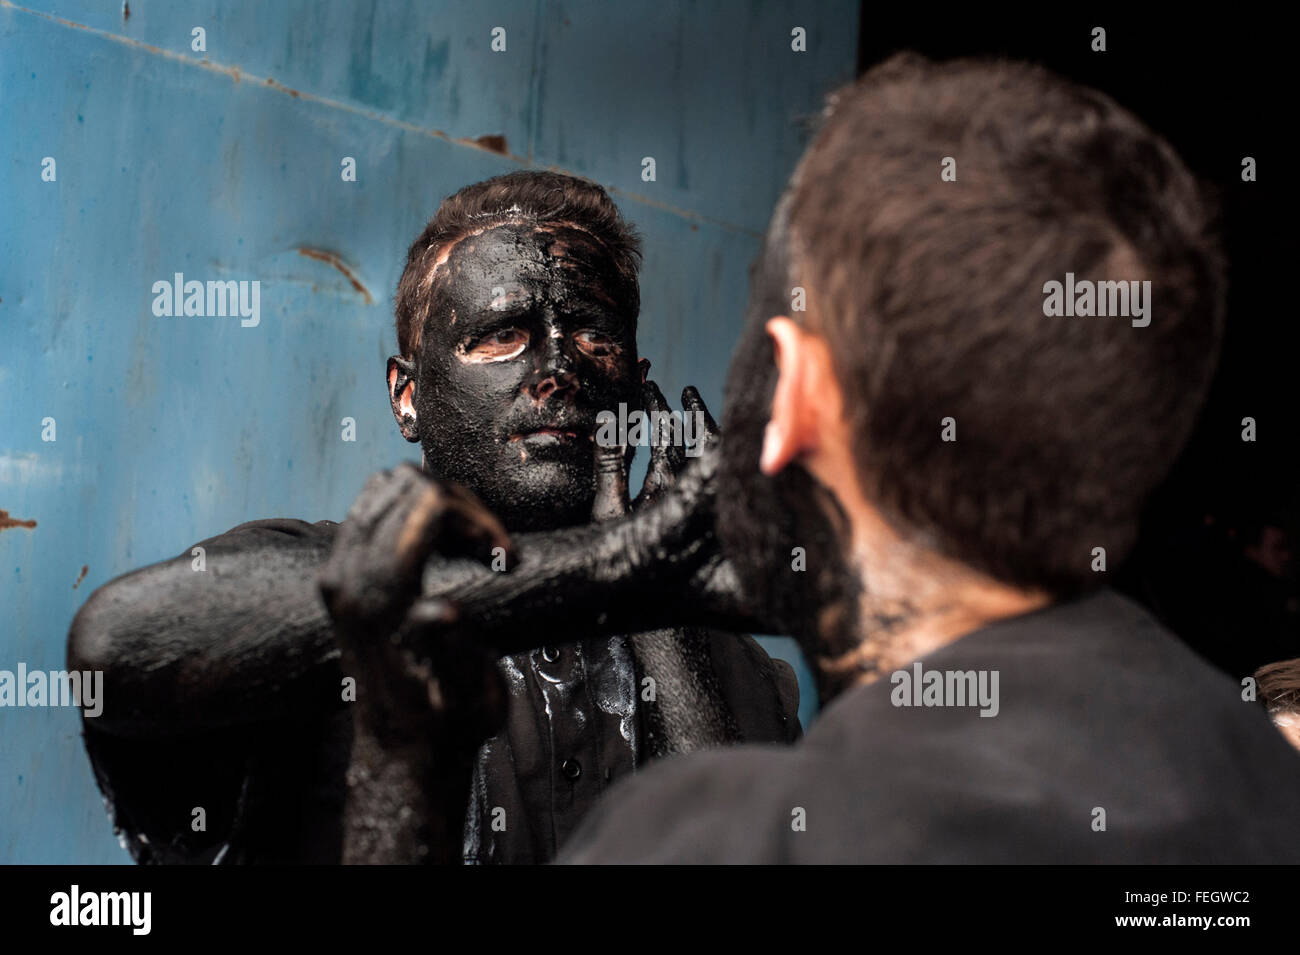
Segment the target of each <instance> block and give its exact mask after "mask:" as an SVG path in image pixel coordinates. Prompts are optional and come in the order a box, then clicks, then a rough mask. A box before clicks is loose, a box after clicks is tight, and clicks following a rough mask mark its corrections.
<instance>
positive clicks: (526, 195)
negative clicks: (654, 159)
mask: <svg viewBox="0 0 1300 955" xmlns="http://www.w3.org/2000/svg"><path fill="white" fill-rule="evenodd" d="M517 221H528V222H536V223H538V224H542V223H570V224H572V225H575V226H577V227H579V228H580V229H582V230H584V231H586V232H588V233H590V234H591V235H592V236H593V237H594V238H595V239H597V240H598V241H599V242H601V243H602V244H603V245H604V246H605V247H606V248H607V249H609V252H610V255H611V256H612V257H613V259H614V264H615V268H616V272H617V275H618V277H619V284H620V287H619V288H617V289H611V290H610V293H611V294H612V295H613V296H614V298H615V299H616V300H617V301H619V302H622V303H625V304H626V307H627V309H628V315H629V318H630V319H631V321H632V322H633V327H634V328H635V322H636V317H637V314H638V312H639V311H640V308H641V298H640V291H639V289H638V286H637V270H638V269H639V268H640V264H641V240H640V238H639V237H638V235H637V233H636V230H635V229H634V228H633V227H632V226H631V225H630V224H629V223H627V222H625V221H624V219H623V217H622V215H621V214H620V213H619V211H618V206H616V205H614V202H613V200H612V199H610V198H609V194H608V193H606V192H605V190H604V189H603V188H601V187H600V186H599V185H597V184H596V183H594V182H590V181H588V180H586V179H579V178H578V177H577V176H566V175H563V174H562V173H555V172H528V171H525V172H512V173H507V174H506V175H504V176H496V177H494V178H492V179H486V180H484V181H483V182H476V183H474V184H473V185H470V186H466V187H465V188H464V189H461V190H460V191H459V192H457V193H456V194H455V195H452V196H448V197H447V198H446V199H444V200H443V201H442V204H441V205H440V206H438V211H437V213H435V214H434V217H433V218H432V219H430V220H429V224H428V225H427V226H425V228H424V231H423V232H421V233H420V237H419V238H418V239H416V240H415V242H413V243H412V244H411V249H410V251H409V252H408V253H407V256H406V268H405V269H404V270H403V272H402V278H401V280H400V281H399V282H398V283H397V298H396V303H395V311H396V315H397V323H396V324H397V345H398V348H399V349H400V350H401V353H402V355H403V356H405V357H407V358H410V357H412V356H414V354H415V352H416V350H418V349H419V347H420V334H421V331H422V329H423V325H424V320H425V318H426V317H427V316H428V313H429V306H430V301H429V297H430V288H429V284H428V282H427V281H425V280H426V279H427V277H428V275H429V273H430V270H431V269H432V268H433V264H434V262H435V261H436V260H437V257H438V254H439V252H440V250H442V249H443V248H445V247H446V246H447V245H448V244H449V243H454V242H456V241H458V240H459V239H462V238H464V237H465V236H466V235H468V234H470V233H471V232H477V231H481V230H483V229H484V228H492V227H493V226H496V225H505V224H507V223H510V222H517Z"/></svg>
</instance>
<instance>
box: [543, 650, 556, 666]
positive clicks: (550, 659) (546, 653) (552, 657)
mask: <svg viewBox="0 0 1300 955" xmlns="http://www.w3.org/2000/svg"><path fill="white" fill-rule="evenodd" d="M542 659H543V660H545V661H546V662H547V663H554V662H555V661H556V660H558V659H560V648H559V647H542Z"/></svg>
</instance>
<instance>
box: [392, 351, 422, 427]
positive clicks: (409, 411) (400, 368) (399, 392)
mask: <svg viewBox="0 0 1300 955" xmlns="http://www.w3.org/2000/svg"><path fill="white" fill-rule="evenodd" d="M388 401H389V403H390V404H392V406H393V417H394V418H396V419H397V426H398V427H399V428H401V429H402V437H403V438H405V439H406V440H407V441H419V440H420V429H419V427H417V425H416V421H415V362H413V361H410V360H409V359H406V358H403V357H401V356H400V355H394V356H392V357H391V358H389V359H388Z"/></svg>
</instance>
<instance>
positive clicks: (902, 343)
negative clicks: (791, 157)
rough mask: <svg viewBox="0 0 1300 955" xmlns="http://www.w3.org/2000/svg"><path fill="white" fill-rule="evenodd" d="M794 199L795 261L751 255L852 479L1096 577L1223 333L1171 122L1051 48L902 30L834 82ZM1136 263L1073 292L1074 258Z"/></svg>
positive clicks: (1086, 263) (1039, 573)
mask: <svg viewBox="0 0 1300 955" xmlns="http://www.w3.org/2000/svg"><path fill="white" fill-rule="evenodd" d="M787 212H788V219H787V220H786V222H787V224H786V225H785V227H784V235H783V236H778V237H777V241H779V242H783V243H784V245H785V249H784V250H783V251H784V253H785V255H784V258H785V259H786V260H787V261H788V268H789V273H790V274H789V275H788V277H784V278H785V281H784V282H782V281H781V279H782V278H783V277H779V276H776V277H774V276H772V275H768V276H766V277H765V278H766V281H767V282H768V283H769V284H772V283H774V282H775V283H777V284H780V285H782V286H783V287H784V289H785V293H784V294H785V295H786V299H787V302H788V301H789V291H788V290H789V289H792V288H794V287H796V286H798V287H802V288H804V289H805V290H806V295H807V313H806V315H801V314H800V313H795V317H796V319H800V318H802V319H803V321H804V324H805V325H806V326H807V327H809V328H811V329H812V330H814V331H816V332H818V333H819V334H821V335H822V336H823V337H824V338H826V339H827V341H828V342H829V343H830V345H831V349H832V352H833V355H834V365H835V373H836V377H837V378H838V380H839V383H840V385H841V387H842V389H843V392H844V398H845V407H846V417H847V421H848V425H849V429H850V434H851V436H852V440H853V448H854V458H855V464H856V469H857V472H858V477H859V480H860V482H861V485H862V489H863V492H864V494H865V495H866V496H867V498H868V499H870V500H871V501H872V503H873V504H874V505H875V506H877V507H878V508H879V509H880V511H881V513H882V514H883V515H884V516H885V517H886V518H887V519H888V520H889V521H890V523H891V524H893V525H895V526H896V528H897V529H898V530H899V532H900V533H903V534H905V535H908V536H910V537H912V538H914V539H915V540H917V541H919V542H921V543H923V544H924V545H926V546H927V547H930V548H932V549H934V550H936V551H938V552H940V553H942V554H944V555H946V556H948V557H951V558H954V559H956V560H957V561H959V562H961V563H963V564H965V565H967V566H969V567H971V568H973V569H975V570H977V571H980V572H982V573H984V574H988V575H990V576H992V577H993V578H995V579H997V580H1000V581H1003V582H1005V583H1009V584H1012V585H1016V586H1021V587H1026V588H1043V589H1045V590H1047V591H1049V592H1051V593H1054V594H1057V595H1062V594H1066V593H1070V592H1075V591H1079V590H1082V589H1085V588H1087V587H1088V586H1090V585H1092V584H1093V583H1094V582H1096V581H1098V580H1099V579H1102V578H1101V575H1098V574H1095V573H1094V572H1093V569H1092V562H1093V549H1094V548H1096V547H1104V548H1105V549H1106V553H1107V557H1108V559H1109V560H1110V561H1111V562H1112V563H1113V562H1115V561H1118V560H1119V559H1120V558H1122V556H1123V555H1124V554H1125V553H1126V552H1127V551H1128V550H1129V549H1130V547H1131V545H1132V543H1133V540H1134V537H1135V535H1136V527H1137V519H1138V514H1139V511H1140V509H1141V506H1142V503H1143V500H1144V498H1145V497H1146V495H1147V494H1148V493H1149V492H1150V491H1151V490H1152V489H1153V488H1154V487H1155V486H1156V485H1157V484H1158V483H1159V482H1160V481H1161V479H1162V478H1163V477H1164V476H1165V474H1166V473H1167V471H1168V470H1169V468H1170V467H1171V466H1172V463H1173V461H1174V459H1175V457H1176V455H1177V454H1178V452H1179V450H1180V449H1181V448H1182V446H1183V444H1184V443H1185V441H1186V439H1187V437H1188V435H1189V433H1190V430H1191V428H1192V425H1193V423H1194V421H1195V418H1196V415H1197V412H1198V410H1199V407H1200V405H1201V404H1202V401H1203V398H1204V395H1205V392H1206V390H1207V388H1208V383H1209V380H1210V377H1211V375H1212V373H1213V370H1214V366H1215V363H1216V357H1217V352H1218V346H1219V341H1220V338H1221V335H1222V325H1223V299H1224V284H1225V279H1224V264H1223V258H1222V254H1221V252H1220V250H1219V246H1218V244H1217V242H1216V241H1215V239H1214V238H1213V237H1212V235H1211V232H1210V229H1211V220H1212V218H1213V215H1212V210H1211V205H1210V203H1209V201H1208V200H1207V198H1206V197H1205V196H1204V195H1203V194H1202V192H1201V190H1200V189H1199V188H1198V185H1197V183H1196V181H1195V179H1194V178H1193V176H1192V175H1191V173H1190V172H1189V171H1188V170H1187V168H1186V167H1185V166H1184V165H1183V163H1182V162H1181V161H1180V160H1179V158H1178V157H1177V155H1175V153H1174V152H1173V150H1172V149H1171V148H1170V146H1169V145H1168V143H1166V142H1165V141H1164V140H1163V139H1162V138H1160V137H1159V136H1158V135H1156V134H1155V133H1153V132H1152V131H1151V130H1149V129H1148V128H1147V127H1146V126H1144V125H1143V124H1142V123H1141V122H1139V121H1138V120H1137V119H1136V118H1135V117H1134V116H1133V115H1132V114H1130V113H1128V112H1127V111H1125V110H1123V109H1122V108H1120V107H1119V106H1118V105H1117V104H1116V103H1114V102H1113V101H1112V100H1110V99H1109V98H1108V97H1106V96H1104V95H1102V94H1100V93H1097V92H1095V91H1093V90H1089V89H1086V88H1084V87H1081V86H1078V85H1076V84H1074V83H1071V82H1068V81H1066V80H1063V79H1061V78H1059V77H1057V76H1054V75H1053V74H1051V73H1049V72H1047V71H1046V70H1043V69H1040V68H1037V67H1033V66H1029V65H1025V64H1017V63H1006V62H991V61H975V60H960V61H953V62H949V63H932V62H929V61H927V60H925V59H923V58H920V57H917V56H915V55H911V54H903V55H900V56H896V57H894V58H893V59H891V60H889V61H888V62H886V63H884V64H882V65H880V66H878V67H876V68H875V69H873V70H871V71H870V72H868V73H867V74H866V75H865V76H864V77H863V78H862V79H861V81H860V82H859V83H857V84H856V85H855V86H853V87H851V88H849V89H846V90H844V91H842V92H840V93H839V94H837V95H836V96H835V97H833V98H832V103H831V106H830V107H828V111H827V118H826V121H825V123H824V125H823V127H822V129H821V131H820V132H819V134H818V136H817V138H816V140H815V141H814V143H813V145H812V146H811V147H810V148H809V150H808V152H807V153H806V154H805V156H804V158H803V160H802V162H801V164H800V166H799V169H798V170H797V172H796V174H795V178H794V180H793V182H792V184H791V190H790V195H789V205H788V209H787ZM769 241H772V238H771V237H770V238H769ZM1067 273H1071V275H1072V277H1073V279H1072V281H1073V283H1075V285H1076V288H1075V291H1074V294H1073V295H1070V301H1069V303H1068V304H1066V305H1065V308H1066V309H1068V312H1067V314H1064V315H1060V314H1058V315H1048V314H1046V312H1047V311H1049V310H1050V309H1049V308H1045V302H1047V301H1048V295H1047V289H1048V288H1050V287H1049V286H1048V285H1047V283H1050V282H1056V283H1061V286H1062V287H1063V288H1064V289H1065V294H1067V295H1068V294H1070V292H1069V284H1068V283H1069V282H1070V281H1071V280H1068V279H1067ZM1144 281H1149V282H1150V285H1149V287H1148V288H1149V297H1148V298H1147V299H1146V300H1144V301H1143V302H1142V303H1141V306H1139V303H1138V301H1137V299H1136V298H1134V299H1133V300H1132V302H1131V306H1132V308H1133V309H1134V311H1133V315H1134V316H1135V317H1131V318H1130V317H1127V316H1124V315H1113V314H1112V315H1108V316H1106V317H1100V316H1098V315H1097V314H1096V310H1097V309H1098V307H1099V305H1102V306H1104V304H1105V300H1106V298H1107V292H1106V291H1102V293H1101V295H1100V302H1099V301H1098V300H1097V299H1094V300H1093V305H1092V309H1093V314H1092V315H1091V316H1085V315H1080V314H1071V313H1073V312H1074V311H1076V309H1075V308H1074V306H1075V305H1076V302H1075V300H1074V295H1078V294H1080V293H1079V289H1081V288H1083V285H1082V283H1084V282H1094V283H1100V282H1117V283H1125V284H1128V285H1129V287H1130V288H1131V289H1132V291H1133V294H1134V296H1136V295H1138V294H1142V293H1141V292H1140V289H1141V288H1142V282H1144ZM1132 283H1136V284H1132ZM1105 288H1108V289H1109V294H1110V295H1111V302H1110V305H1111V307H1112V308H1114V307H1115V304H1116V301H1117V299H1116V298H1115V296H1116V294H1117V290H1118V291H1122V292H1128V291H1129V289H1128V288H1124V287H1123V286H1115V285H1111V286H1108V287H1105ZM760 294H761V293H760ZM1060 303H1061V299H1060V298H1058V300H1057V304H1058V305H1059V304H1060ZM1077 304H1078V305H1079V308H1078V311H1085V310H1087V307H1086V305H1085V303H1083V302H1082V301H1081V300H1080V301H1079V302H1078V303H1077ZM1138 307H1145V308H1147V309H1149V310H1148V311H1147V312H1146V315H1145V318H1146V319H1149V323H1148V322H1146V321H1144V320H1143V318H1138V317H1136V315H1137V314H1138V313H1137V311H1136V309H1137V308H1138ZM945 419H952V421H951V422H948V421H946V420H945ZM945 439H946V440H945Z"/></svg>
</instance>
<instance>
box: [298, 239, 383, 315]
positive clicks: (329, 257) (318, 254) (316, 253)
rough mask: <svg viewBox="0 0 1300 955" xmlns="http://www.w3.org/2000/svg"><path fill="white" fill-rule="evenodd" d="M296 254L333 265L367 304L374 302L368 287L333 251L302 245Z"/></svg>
mask: <svg viewBox="0 0 1300 955" xmlns="http://www.w3.org/2000/svg"><path fill="white" fill-rule="evenodd" d="M298 254H299V255H305V256H306V257H307V258H309V259H316V260H317V261H319V262H324V263H326V264H327V265H332V266H334V268H336V269H338V270H339V271H340V272H342V273H343V277H344V278H346V279H347V280H348V281H349V282H351V283H352V287H353V288H354V289H356V290H357V291H358V292H360V293H361V295H362V297H363V298H365V300H366V304H367V305H374V304H375V299H374V296H373V295H371V294H370V289H368V288H366V287H365V286H364V285H362V284H361V280H360V279H358V278H357V277H356V275H354V274H353V272H352V270H351V269H350V268H348V267H347V266H346V265H344V264H343V260H342V259H340V258H339V257H338V256H337V255H336V254H335V253H333V252H326V251H325V250H324V249H311V248H308V247H307V246H305V245H304V246H300V247H299V248H298Z"/></svg>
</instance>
